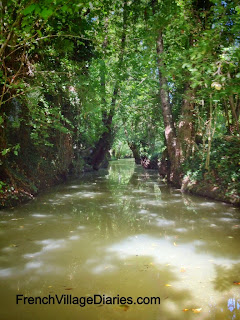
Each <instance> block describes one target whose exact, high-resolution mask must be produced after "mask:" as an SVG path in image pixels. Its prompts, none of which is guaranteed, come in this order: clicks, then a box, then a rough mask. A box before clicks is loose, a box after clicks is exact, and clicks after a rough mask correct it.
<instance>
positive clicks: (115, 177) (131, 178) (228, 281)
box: [0, 160, 240, 320]
mask: <svg viewBox="0 0 240 320" xmlns="http://www.w3.org/2000/svg"><path fill="white" fill-rule="evenodd" d="M239 244H240V210H239V209H238V208H235V207H232V206H230V205H227V204H224V203H221V202H214V201H211V200H209V199H205V198H201V197H195V196H189V195H183V194H181V192H180V191H179V190H176V189H171V188H169V187H167V186H166V185H165V184H164V183H163V182H162V181H161V179H160V178H159V176H158V174H157V172H155V171H144V170H143V169H142V168H141V167H140V166H135V164H134V162H133V160H119V161H113V162H111V163H110V166H109V169H108V170H100V171H99V172H94V173H88V174H85V175H84V177H81V178H79V179H78V180H74V181H71V182H69V183H67V184H64V185H61V186H58V187H55V188H52V189H51V190H49V191H47V192H45V193H43V194H41V195H39V196H38V197H37V198H36V199H35V200H33V201H31V202H29V203H27V204H25V205H22V206H19V207H17V208H14V209H8V210H4V211H1V212H0V252H1V254H0V306H1V307H0V319H3V320H8V319H24V320H25V319H27V320H28V319H46V320H47V319H59V320H62V319H87V320H88V319H89V320H93V319H94V320H110V319H111V320H115V319H116V320H118V319H119V320H120V319H121V320H123V319H132V320H135V319H136V320H139V319H144V320H145V319H150V320H154V319H159V320H165V319H166V320H175V319H201V320H205V319H206V320H207V319H209V320H210V319H217V320H221V319H223V320H226V319H232V320H237V319H240V248H239ZM238 283H239V284H238ZM17 295H19V303H18V304H16V296H17ZM94 295H97V296H96V302H98V304H95V305H94V304H89V305H86V306H85V307H81V306H79V304H70V300H71V299H73V298H74V297H77V299H78V298H80V297H82V300H81V302H82V304H83V302H84V300H85V301H86V299H87V298H89V297H92V298H93V297H94ZM56 296H57V297H58V299H61V297H63V298H62V303H61V304H58V303H57V301H56V300H55V304H53V302H52V301H51V304H43V303H42V304H40V303H39V300H38V301H37V302H38V303H37V304H29V303H27V302H30V303H31V301H32V300H31V299H30V300H25V302H26V304H24V303H23V300H22V299H23V298H24V297H28V298H29V297H33V298H34V297H40V298H43V297H56ZM100 296H101V297H103V296H105V299H106V298H107V299H112V298H113V297H118V298H120V297H125V298H128V297H130V298H132V301H133V304H127V305H126V304H125V305H123V306H120V305H118V304H117V303H116V302H117V301H116V300H115V304H112V305H111V304H104V303H103V301H102V302H101V303H100ZM138 297H142V298H144V297H148V298H151V297H160V299H161V303H160V305H159V304H137V303H135V304H134V302H136V301H137V298H138ZM148 298H147V299H146V300H145V301H146V302H148V301H149V299H148ZM55 299H56V298H55ZM64 299H65V304H64ZM66 299H68V301H67V300H66ZM75 301H77V300H75ZM89 301H90V300H89ZM108 301H111V300H108ZM122 301H123V302H124V300H122ZM141 301H142V300H141ZM141 301H140V302H141ZM44 302H47V300H44ZM67 302H68V304H67Z"/></svg>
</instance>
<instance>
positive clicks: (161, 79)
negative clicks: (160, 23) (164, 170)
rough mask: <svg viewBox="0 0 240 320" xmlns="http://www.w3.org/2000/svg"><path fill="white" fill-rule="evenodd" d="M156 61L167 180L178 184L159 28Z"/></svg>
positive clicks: (173, 135) (173, 130)
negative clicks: (167, 167) (165, 150)
mask: <svg viewBox="0 0 240 320" xmlns="http://www.w3.org/2000/svg"><path fill="white" fill-rule="evenodd" d="M156 47H157V62H158V70H159V84H160V99H161V108H162V114H163V121H164V127H165V138H166V146H167V152H168V157H169V160H170V174H169V180H170V182H172V183H174V184H175V185H179V149H178V147H177V143H176V142H177V141H176V140H177V139H176V132H175V128H174V123H173V116H172V110H171V105H170V102H169V96H168V89H167V79H166V78H165V77H164V76H163V75H162V69H163V67H164V62H163V58H162V55H163V52H164V45H163V36H162V30H159V33H158V37H157V42H156Z"/></svg>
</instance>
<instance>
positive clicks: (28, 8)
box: [23, 3, 36, 16]
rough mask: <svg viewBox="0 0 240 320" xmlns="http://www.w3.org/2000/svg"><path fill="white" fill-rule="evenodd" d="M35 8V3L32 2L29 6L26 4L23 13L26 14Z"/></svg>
mask: <svg viewBox="0 0 240 320" xmlns="http://www.w3.org/2000/svg"><path fill="white" fill-rule="evenodd" d="M35 8H36V5H35V4H34V3H33V4H31V5H30V6H28V7H27V8H25V9H24V11H23V14H24V15H25V16H26V15H28V14H29V13H31V12H33V11H34V9H35Z"/></svg>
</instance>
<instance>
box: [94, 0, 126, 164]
mask: <svg viewBox="0 0 240 320" xmlns="http://www.w3.org/2000/svg"><path fill="white" fill-rule="evenodd" d="M126 22H127V1H124V3H123V30H122V37H121V48H120V53H119V62H118V68H117V69H118V70H121V68H122V64H123V56H124V49H125V42H126V29H127V25H126ZM106 45H107V38H106V37H105V40H104V43H103V48H104V49H105V48H106ZM103 66H104V68H103V70H102V74H101V87H102V91H103V93H104V92H105V73H104V72H105V65H103ZM119 81H120V80H119V79H117V80H116V83H115V86H114V90H113V96H112V101H111V106H110V111H109V113H107V112H106V111H104V112H103V118H102V122H103V126H104V129H105V130H104V132H103V133H102V135H101V137H100V138H99V140H98V142H97V144H96V145H95V148H94V150H93V153H92V156H91V165H92V167H93V169H95V170H97V169H98V168H99V167H100V165H101V164H102V162H103V161H104V159H105V158H106V155H107V153H108V151H109V150H110V147H111V144H112V138H113V137H112V135H113V134H112V119H113V116H114V113H115V107H116V101H117V98H118V92H119V85H120V83H119ZM102 103H103V104H106V99H105V96H104V94H103V97H102Z"/></svg>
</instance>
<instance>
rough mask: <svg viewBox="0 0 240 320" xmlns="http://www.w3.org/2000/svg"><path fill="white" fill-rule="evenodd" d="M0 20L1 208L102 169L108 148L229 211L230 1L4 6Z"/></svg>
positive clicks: (235, 193)
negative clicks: (224, 202) (223, 203)
mask: <svg viewBox="0 0 240 320" xmlns="http://www.w3.org/2000/svg"><path fill="white" fill-rule="evenodd" d="M0 11H1V13H0V14H1V16H0V17H1V35H0V41H1V49H0V59H1V70H0V79H1V80H0V150H1V151H0V165H1V166H0V192H1V193H0V196H1V205H2V206H5V205H9V204H13V203H14V199H16V201H18V200H19V199H23V198H25V197H27V198H29V197H31V196H32V194H34V193H36V192H37V191H38V190H39V189H41V188H44V187H46V186H48V185H51V184H53V183H56V182H57V181H61V180H64V179H66V178H67V177H68V176H69V175H76V174H79V173H80V172H82V171H83V170H90V169H92V168H93V169H98V168H99V167H100V166H103V165H106V164H107V160H108V158H109V157H110V155H109V150H110V149H111V154H112V156H113V157H115V158H118V157H123V156H127V157H128V156H130V155H131V153H132V154H133V156H134V157H135V160H136V162H137V163H141V162H142V164H143V165H144V166H145V167H149V168H155V167H157V168H159V171H160V173H161V174H162V175H165V176H166V177H167V178H168V181H169V182H171V183H173V184H174V185H176V186H182V188H183V189H184V190H190V191H193V192H196V193H200V194H207V195H212V196H213V197H215V198H219V199H222V200H227V201H230V202H235V203H237V202H238V203H239V202H240V197H239V194H240V184H239V181H240V162H239V161H240V160H239V159H240V139H239V130H240V129H239V117H240V97H239V94H240V86H239V82H240V69H239V60H240V47H239V44H240V6H239V3H238V1H237V0H226V1H220V0H213V1H209V0H187V1H182V0H166V1H163V0H151V1H150V0H139V1H131V0H130V1H125V0H124V1H115V0H114V1H108V0H103V1H97V0H93V1H79V0H72V1H70V2H65V1H63V0H53V1H52V0H51V1H49V0H41V1H38V0H35V1H29V0H18V1H16V0H3V1H2V2H1V3H0ZM129 150H131V152H130V151H129Z"/></svg>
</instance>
